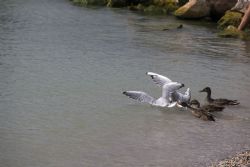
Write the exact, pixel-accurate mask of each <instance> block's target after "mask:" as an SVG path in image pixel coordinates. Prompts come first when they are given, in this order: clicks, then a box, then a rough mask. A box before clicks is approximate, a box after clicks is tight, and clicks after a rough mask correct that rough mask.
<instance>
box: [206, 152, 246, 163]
mask: <svg viewBox="0 0 250 167" xmlns="http://www.w3.org/2000/svg"><path fill="white" fill-rule="evenodd" d="M209 167H250V150H247V151H244V152H240V153H236V154H235V155H233V156H230V157H228V158H226V159H224V160H221V161H219V162H216V163H213V164H212V165H211V166H209Z"/></svg>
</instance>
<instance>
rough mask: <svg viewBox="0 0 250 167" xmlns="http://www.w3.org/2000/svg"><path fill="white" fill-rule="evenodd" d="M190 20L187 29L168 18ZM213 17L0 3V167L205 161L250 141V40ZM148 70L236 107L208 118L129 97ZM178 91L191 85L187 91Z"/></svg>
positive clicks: (142, 86)
mask: <svg viewBox="0 0 250 167" xmlns="http://www.w3.org/2000/svg"><path fill="white" fill-rule="evenodd" d="M172 24H183V28H182V29H178V30H176V29H171V30H169V31H162V30H161V29H162V28H161V27H164V26H166V25H172ZM216 33H217V29H216V25H215V24H213V23H207V24H206V25H199V22H193V21H192V22H190V21H182V20H176V19H175V18H174V17H171V16H168V17H167V16H164V17H161V16H148V15H142V14H139V13H133V12H130V11H128V10H124V9H109V8H81V7H77V6H74V5H72V4H71V3H70V2H68V1H67V0H54V1H49V0H42V1H39V0H8V1H1V2H0V49H1V50H0V78H1V79H0V150H1V151H0V164H1V165H0V166H8V167H24V166H25V167H34V166H47V167H62V166H65V167H69V166H74V167H78V166H79V167H83V166H84V167H103V166H109V167H118V166H119V167H153V166H157V167H165V166H168V167H171V166H173V167H176V166H180V167H186V166H192V167H195V166H197V167H200V166H207V165H209V164H211V163H212V162H216V161H217V160H220V159H223V158H225V157H227V156H230V155H232V154H234V153H236V152H239V151H244V150H246V149H250V141H249V138H250V107H249V105H248V104H249V95H250V94H249V91H250V77H249V72H250V66H249V65H250V49H249V48H250V42H248V41H241V40H237V39H225V38H219V37H217V34H216ZM147 71H154V72H157V73H160V74H162V75H166V76H168V77H169V78H171V79H173V80H175V81H180V82H182V83H185V85H186V87H190V88H191V91H192V96H193V98H196V99H199V100H200V101H202V102H203V99H204V98H205V95H204V94H200V93H199V92H198V90H200V89H202V88H204V87H205V86H210V87H212V90H214V92H213V96H214V97H227V98H230V99H238V100H239V101H240V102H241V105H240V106H237V107H228V108H226V109H225V111H224V112H222V113H218V114H216V122H204V121H201V120H199V119H196V118H194V117H193V116H192V115H191V114H190V113H189V112H188V111H186V110H179V109H159V108H155V107H151V106H149V105H143V104H138V103H136V102H134V101H132V100H131V99H128V98H127V97H125V96H124V95H122V92H123V91H124V90H142V91H145V92H148V93H149V94H151V95H153V96H155V97H157V96H159V94H160V92H161V90H160V89H159V88H158V87H157V86H155V85H154V83H153V82H152V81H151V80H150V78H149V77H147V76H146V75H145V73H146V72H147ZM182 91H185V89H183V90H182Z"/></svg>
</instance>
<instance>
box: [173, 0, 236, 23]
mask: <svg viewBox="0 0 250 167" xmlns="http://www.w3.org/2000/svg"><path fill="white" fill-rule="evenodd" d="M236 2H237V0H189V2H188V3H186V4H185V5H184V6H182V7H180V8H179V9H178V10H176V12H175V15H176V16H177V17H180V18H185V19H197V18H202V17H206V16H210V17H211V18H213V19H215V20H218V19H219V18H220V17H222V16H223V15H224V14H225V12H226V11H227V10H229V9H231V8H232V7H233V6H234V5H235V3H236Z"/></svg>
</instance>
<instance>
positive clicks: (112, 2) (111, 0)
mask: <svg viewBox="0 0 250 167" xmlns="http://www.w3.org/2000/svg"><path fill="white" fill-rule="evenodd" d="M107 6H108V7H125V6H127V1H126V0H108V4H107Z"/></svg>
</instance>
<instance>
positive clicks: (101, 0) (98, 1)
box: [73, 0, 107, 6]
mask: <svg viewBox="0 0 250 167" xmlns="http://www.w3.org/2000/svg"><path fill="white" fill-rule="evenodd" d="M73 3H74V4H76V5H80V6H87V5H95V6H105V5H106V4H107V1H106V0H73Z"/></svg>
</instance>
